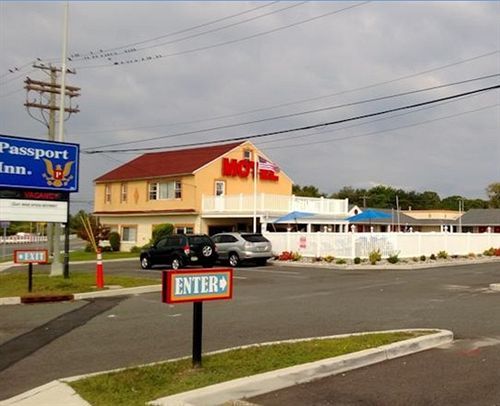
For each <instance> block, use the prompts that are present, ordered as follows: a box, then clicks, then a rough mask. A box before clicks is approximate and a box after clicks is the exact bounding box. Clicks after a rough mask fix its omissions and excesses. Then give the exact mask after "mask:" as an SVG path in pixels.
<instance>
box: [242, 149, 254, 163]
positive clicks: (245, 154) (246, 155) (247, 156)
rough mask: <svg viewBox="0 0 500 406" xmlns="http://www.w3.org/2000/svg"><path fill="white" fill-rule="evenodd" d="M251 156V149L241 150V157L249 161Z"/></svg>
mask: <svg viewBox="0 0 500 406" xmlns="http://www.w3.org/2000/svg"><path fill="white" fill-rule="evenodd" d="M252 157H253V153H252V150H251V149H245V150H244V151H243V159H248V160H249V161H251V160H252Z"/></svg>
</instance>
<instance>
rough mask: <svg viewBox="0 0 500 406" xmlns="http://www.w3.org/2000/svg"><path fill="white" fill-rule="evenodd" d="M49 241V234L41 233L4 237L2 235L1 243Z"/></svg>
mask: <svg viewBox="0 0 500 406" xmlns="http://www.w3.org/2000/svg"><path fill="white" fill-rule="evenodd" d="M45 241H47V236H40V235H11V236H9V237H6V238H5V241H4V238H3V237H0V244H3V243H4V242H5V244H30V243H40V242H45Z"/></svg>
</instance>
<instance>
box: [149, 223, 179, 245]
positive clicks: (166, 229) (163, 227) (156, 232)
mask: <svg viewBox="0 0 500 406" xmlns="http://www.w3.org/2000/svg"><path fill="white" fill-rule="evenodd" d="M173 232H174V226H173V225H172V224H170V223H165V224H158V225H157V226H156V227H155V228H153V236H152V238H151V244H156V243H157V242H158V241H159V240H161V239H162V238H163V237H166V236H167V235H171V234H172V233H173Z"/></svg>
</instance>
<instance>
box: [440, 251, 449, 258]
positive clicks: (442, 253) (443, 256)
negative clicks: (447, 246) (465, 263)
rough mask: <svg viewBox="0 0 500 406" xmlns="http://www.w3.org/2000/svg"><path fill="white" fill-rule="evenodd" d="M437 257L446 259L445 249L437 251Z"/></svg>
mask: <svg viewBox="0 0 500 406" xmlns="http://www.w3.org/2000/svg"><path fill="white" fill-rule="evenodd" d="M437 257H438V258H441V259H446V258H448V253H447V252H446V251H439V252H438V254H437Z"/></svg>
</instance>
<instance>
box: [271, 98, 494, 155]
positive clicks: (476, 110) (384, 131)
mask: <svg viewBox="0 0 500 406" xmlns="http://www.w3.org/2000/svg"><path fill="white" fill-rule="evenodd" d="M498 106H500V104H498V103H495V104H490V105H488V106H484V107H480V108H477V109H474V110H467V111H464V112H460V113H456V114H450V115H448V116H442V117H437V118H434V119H430V120H425V121H419V122H418V123H413V124H407V125H403V126H399V127H394V128H389V129H385V130H378V131H372V132H369V133H365V134H357V135H347V136H345V137H338V138H332V139H328V140H318V141H312V142H311V141H309V142H307V143H300V144H293V145H280V146H274V147H268V148H266V150H273V149H284V148H295V147H303V146H309V145H317V144H326V143H330V142H337V141H345V140H351V139H355V138H363V137H369V136H372V135H378V134H383V133H387V132H391V131H397V130H402V129H405V128H411V127H417V126H420V125H424V124H429V123H433V122H435V121H441V120H446V119H449V118H455V117H460V116H463V115H465V114H471V113H477V112H479V111H483V110H487V109H491V108H493V107H498ZM330 132H332V131H328V132H324V133H322V134H327V133H330ZM280 141H285V140H280Z"/></svg>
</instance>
